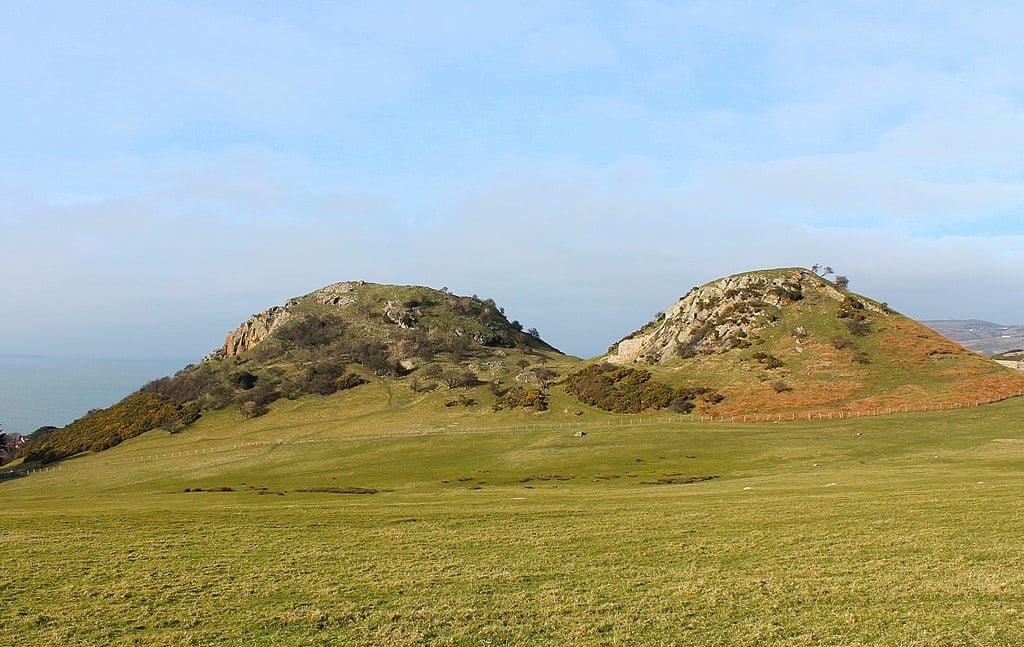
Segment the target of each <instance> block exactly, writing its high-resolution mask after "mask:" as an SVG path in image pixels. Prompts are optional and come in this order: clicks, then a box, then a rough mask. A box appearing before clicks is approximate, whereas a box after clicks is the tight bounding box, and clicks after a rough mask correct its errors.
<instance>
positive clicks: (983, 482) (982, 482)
mask: <svg viewBox="0 0 1024 647" xmlns="http://www.w3.org/2000/svg"><path fill="white" fill-rule="evenodd" d="M975 485H985V481H978V482H977V483H976V484H975Z"/></svg>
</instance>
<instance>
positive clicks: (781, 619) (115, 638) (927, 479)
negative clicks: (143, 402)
mask: <svg viewBox="0 0 1024 647" xmlns="http://www.w3.org/2000/svg"><path fill="white" fill-rule="evenodd" d="M446 397H447V396H446V394H445V393H443V392H441V391H435V392H430V393H426V394H416V393H415V392H413V391H411V389H407V388H403V387H401V386H399V387H397V388H396V387H395V385H394V384H393V383H389V382H385V381H375V382H373V383H370V384H366V385H363V386H361V387H359V388H356V389H350V390H346V391H342V392H338V393H335V394H333V395H330V396H304V397H302V398H298V399H296V400H287V399H284V400H279V401H277V402H274V403H273V404H271V405H270V407H271V413H270V414H269V415H265V416H261V417H257V418H248V419H247V418H243V417H242V415H241V413H239V412H238V410H237V409H235V408H224V409H221V410H217V411H211V412H209V413H208V414H205V415H204V416H203V417H202V418H201V419H199V420H198V421H197V422H196V423H195V424H193V425H191V426H189V427H186V428H185V429H183V430H182V431H180V432H179V433H176V434H171V433H169V432H167V431H164V430H159V429H158V430H154V431H150V432H147V433H144V434H142V435H140V436H137V437H134V438H131V439H128V440H126V441H125V442H123V443H121V444H119V445H117V446H116V447H114V448H112V449H109V450H107V451H104V452H101V453H96V454H85V455H82V456H80V457H77V458H75V459H72V460H68V461H64V462H62V463H61V464H60V465H59V467H53V468H52V469H53V471H50V472H45V473H38V474H32V475H30V476H26V477H23V478H16V479H8V480H0V496H2V497H3V501H4V506H3V507H2V508H0V549H2V551H3V554H4V559H5V565H6V566H7V567H6V568H4V569H2V572H0V592H2V593H0V596H2V601H3V604H0V637H4V638H5V639H6V640H7V641H17V642H19V643H21V644H54V643H62V644H74V643H89V644H95V643H140V642H142V643H146V644H169V643H177V644H209V643H212V642H229V643H234V644H241V643H248V644H252V643H275V644H307V643H308V642H310V641H311V640H313V639H314V638H315V640H317V641H326V642H338V643H346V644H423V643H429V644H464V643H468V642H474V643H478V642H485V641H490V642H494V643H499V644H508V643H534V644H536V643H544V644H555V643H558V644H564V643H566V642H574V643H582V644H604V643H608V642H626V643H651V642H657V643H665V642H675V643H685V644H698V645H699V644H723V643H724V644H753V643H758V642H784V643H787V644H797V645H799V644H808V645H809V644H880V643H883V644H935V643H958V644H963V643H989V644H1014V643H1019V642H1021V641H1022V640H1024V627H1022V626H1021V624H1020V622H1019V613H1018V610H1019V609H1020V608H1021V605H1022V604H1024V577H1022V576H1021V574H1020V569H1019V566H1018V565H1019V564H1020V562H1021V560H1022V559H1024V549H1022V547H1021V544H1020V541H1019V537H1020V535H1021V532H1024V524H1022V522H1021V520H1020V519H1019V515H1018V514H1017V508H1018V507H1019V506H1018V499H1019V496H1018V495H1019V491H1020V488H1021V487H1022V486H1024V477H1022V474H1024V449H1022V448H1024V437H1021V434H1020V433H1019V431H1020V426H1019V424H1017V423H1018V422H1019V420H1020V417H1021V415H1022V414H1024V400H1021V399H1015V400H1011V401H1008V402H1004V403H1000V404H996V405H991V406H987V407H981V408H977V409H970V410H961V411H954V412H941V413H930V414H908V415H900V416H886V417H880V418H871V419H861V420H846V421H823V422H818V421H815V422H802V423H783V424H772V425H720V424H716V425H710V424H701V423H699V422H689V421H686V420H689V419H688V418H685V417H680V416H672V415H668V414H660V415H647V416H634V417H626V416H614V415H612V414H606V413H602V412H599V411H596V410H594V409H591V408H583V410H584V412H585V415H584V416H582V417H580V416H576V415H575V413H576V411H577V408H575V407H574V405H573V404H572V403H573V400H572V399H570V398H568V397H566V396H565V395H564V394H558V393H553V394H552V398H551V403H550V404H551V406H550V407H549V410H548V411H547V412H546V413H542V414H537V413H532V412H527V411H525V410H514V411H501V412H493V411H491V412H485V411H482V410H474V408H472V407H470V408H460V409H458V410H457V412H453V410H452V409H451V408H448V407H445V398H446ZM681 421H682V422H681ZM485 423H486V424H487V428H483V427H484V424H485ZM570 425H572V427H570ZM583 425H585V427H581V426H583ZM581 428H583V429H584V430H585V431H586V432H587V435H586V436H585V437H577V436H575V435H574V434H575V433H577V431H578V430H580V429H581ZM708 477H713V478H708ZM186 490H189V491H188V492H186ZM197 490H200V491H197ZM346 492H364V494H348V493H346ZM368 492H374V493H372V494H370V493H368ZM26 565H31V567H30V568H26V567H25V566H26ZM58 609H59V612H58V611H57V610H58Z"/></svg>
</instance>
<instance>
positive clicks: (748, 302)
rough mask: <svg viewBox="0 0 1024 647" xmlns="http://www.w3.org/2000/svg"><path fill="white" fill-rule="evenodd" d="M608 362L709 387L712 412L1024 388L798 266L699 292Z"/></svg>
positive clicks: (931, 399)
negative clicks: (714, 400)
mask: <svg viewBox="0 0 1024 647" xmlns="http://www.w3.org/2000/svg"><path fill="white" fill-rule="evenodd" d="M603 359H604V360H606V361H608V362H611V363H613V364H616V365H624V366H632V367H635V368H640V369H642V370H644V371H648V372H649V373H650V374H651V378H652V380H653V381H657V382H659V383H664V384H666V385H668V386H671V387H675V388H680V387H690V388H695V387H700V388H706V389H711V390H713V392H715V393H717V394H718V395H719V396H721V399H720V400H719V401H717V402H713V401H712V402H708V401H703V402H701V401H698V402H697V405H698V406H697V411H698V412H705V413H711V414H716V415H733V414H742V413H765V412H816V411H818V412H820V411H834V412H840V411H842V412H845V413H851V414H859V413H874V412H878V411H886V410H890V409H899V408H901V407H919V406H922V405H941V404H952V403H961V404H968V403H973V402H974V401H975V400H980V401H988V400H995V399H999V398H1002V397H1009V396H1016V395H1017V394H1018V393H1020V392H1021V391H1022V390H1024V378H1022V376H1021V375H1020V374H1019V373H1017V372H1014V371H1011V370H1008V369H1006V368H1005V367H1002V366H999V365H998V364H997V363H995V362H993V361H991V360H989V359H987V358H985V357H982V356H981V355H979V354H977V353H974V352H972V351H969V350H967V349H965V348H963V347H962V346H960V345H958V344H956V343H955V342H952V341H950V340H949V339H946V338H945V337H942V336H941V335H939V334H938V333H936V332H935V331H933V330H931V329H929V328H927V327H925V326H924V325H922V324H920V323H918V322H916V321H913V320H912V319H909V318H907V317H904V316H903V315H900V314H899V313H898V312H896V311H894V310H893V309H891V308H890V307H888V306H887V305H885V304H881V303H878V302H876V301H873V300H871V299H869V298H867V297H864V296H861V295H859V294H856V293H853V292H850V291H848V290H847V289H845V287H843V286H841V285H837V284H835V283H833V282H831V281H828V280H827V279H824V278H822V277H820V276H817V275H815V274H813V273H811V272H809V271H807V270H803V269H800V268H787V269H779V270H768V271H760V272H749V273H745V274H738V275H735V276H732V277H727V278H725V279H720V280H717V281H713V282H711V283H708V284H706V285H704V286H701V287H699V288H694V289H693V290H692V291H691V292H690V293H689V294H687V295H685V296H684V297H682V298H680V300H679V301H678V302H677V303H676V304H674V305H673V306H672V307H670V308H669V309H668V310H667V311H666V313H665V314H664V315H661V316H659V318H657V319H656V320H655V321H652V322H651V323H649V324H647V326H645V327H643V328H641V329H640V330H638V331H637V332H635V333H633V334H631V335H629V336H627V337H626V338H625V339H623V340H622V341H620V342H619V343H618V344H616V345H615V346H613V347H612V348H611V349H610V352H609V354H608V355H606V356H605V357H604V358H603ZM716 399H717V398H716Z"/></svg>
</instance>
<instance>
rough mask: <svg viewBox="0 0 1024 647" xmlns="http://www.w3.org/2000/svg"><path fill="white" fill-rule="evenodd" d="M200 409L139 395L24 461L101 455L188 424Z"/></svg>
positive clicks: (29, 451) (83, 421)
mask: <svg viewBox="0 0 1024 647" xmlns="http://www.w3.org/2000/svg"><path fill="white" fill-rule="evenodd" d="M198 415H199V413H198V409H197V408H194V407H193V408H188V407H182V406H181V405H179V404H178V403H176V402H174V401H172V400H169V399H168V398H166V397H164V396H161V395H158V394H156V393H150V392H145V391H138V392H136V393H134V394H132V395H130V396H128V397H127V398H125V399H124V400H122V401H120V402H118V403H117V404H115V405H114V406H112V407H109V408H107V409H98V410H94V411H92V412H90V413H88V414H86V415H85V416H83V417H81V418H79V419H78V420H75V421H74V422H72V423H71V424H69V425H68V426H66V427H64V428H62V429H58V430H56V431H53V432H51V433H50V434H49V436H47V437H46V439H45V440H42V441H40V442H38V443H34V444H32V445H29V446H28V447H26V448H25V450H24V453H23V456H24V458H25V460H29V461H42V462H43V463H50V462H53V461H56V460H60V459H62V458H67V457H68V456H74V455H75V454H78V453H81V452H84V451H94V452H96V451H101V450H104V449H108V448H110V447H113V446H114V445H117V444H118V443H120V442H122V441H124V440H127V439H129V438H133V437H135V436H138V435H139V434H142V433H145V432H147V431H149V430H151V429H156V428H158V427H161V426H162V425H165V424H167V423H168V422H177V423H181V424H188V423H190V422H192V421H193V420H195V418H197V417H198Z"/></svg>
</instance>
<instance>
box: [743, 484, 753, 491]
mask: <svg viewBox="0 0 1024 647" xmlns="http://www.w3.org/2000/svg"><path fill="white" fill-rule="evenodd" d="M753 489H754V488H752V487H750V486H749V485H748V486H747V487H745V488H743V490H744V491H746V490H753Z"/></svg>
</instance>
